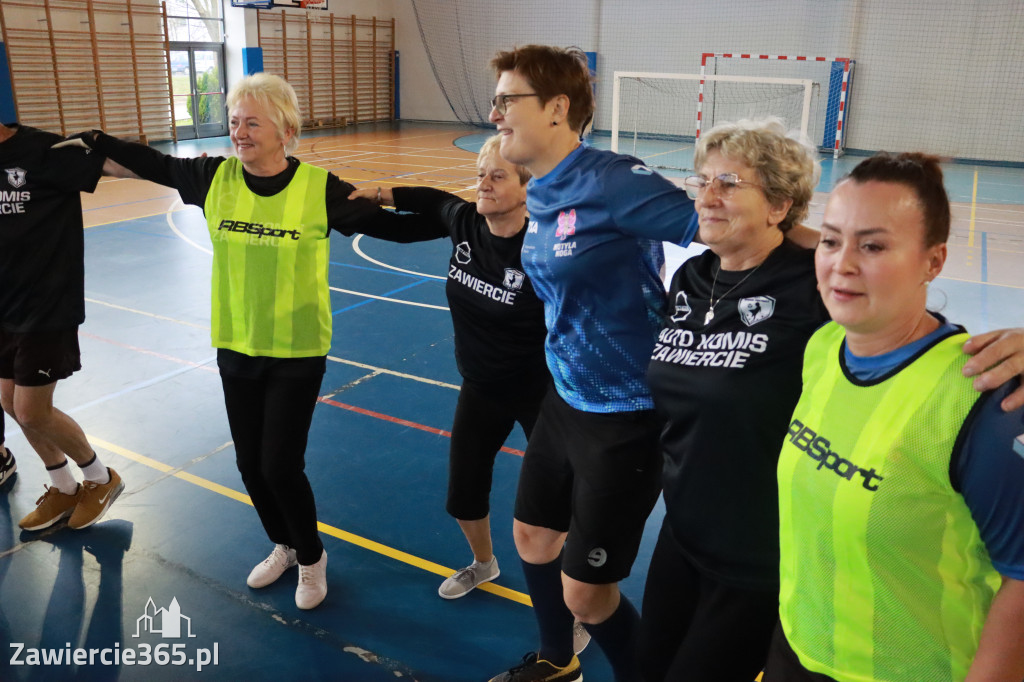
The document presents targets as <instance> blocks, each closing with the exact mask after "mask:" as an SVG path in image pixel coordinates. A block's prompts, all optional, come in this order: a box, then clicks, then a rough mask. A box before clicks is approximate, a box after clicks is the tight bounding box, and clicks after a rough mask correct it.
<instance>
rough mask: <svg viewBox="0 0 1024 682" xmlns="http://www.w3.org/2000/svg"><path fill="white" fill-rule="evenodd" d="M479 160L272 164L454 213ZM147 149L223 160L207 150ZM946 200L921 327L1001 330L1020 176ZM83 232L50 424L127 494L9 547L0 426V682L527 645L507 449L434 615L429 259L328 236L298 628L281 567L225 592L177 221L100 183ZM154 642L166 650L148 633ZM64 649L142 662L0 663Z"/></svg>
mask: <svg viewBox="0 0 1024 682" xmlns="http://www.w3.org/2000/svg"><path fill="white" fill-rule="evenodd" d="M485 137H486V132H484V131H481V130H480V129H473V128H465V127H461V126H455V125H437V124H430V125H427V124H416V123H401V124H394V125H366V126H358V127H354V128H350V129H345V130H342V131H324V132H322V133H320V134H314V135H309V136H306V137H305V138H304V142H303V144H302V146H301V147H300V149H299V152H298V156H299V157H300V158H302V159H304V160H305V161H309V162H312V163H315V164H317V165H322V166H324V167H326V168H328V169H329V170H331V171H333V172H335V173H336V174H338V175H339V176H341V177H343V178H345V179H347V180H349V181H351V182H354V183H356V184H360V183H366V184H369V185H371V186H375V185H377V184H392V185H395V184H401V185H418V184H425V185H433V186H437V187H441V188H444V189H448V190H450V191H456V190H458V191H463V192H464V191H465V190H466V188H468V187H469V186H470V185H471V184H472V183H473V182H474V179H475V172H474V165H473V162H474V158H475V154H474V153H473V152H474V151H475V150H476V149H477V148H478V147H479V144H480V143H481V142H482V141H483V139H484V138H485ZM595 144H597V145H598V146H603V145H606V144H607V138H604V139H602V138H597V139H596V142H595ZM467 150H470V151H467ZM165 151H169V152H170V153H176V154H178V155H194V154H198V153H200V152H204V151H205V152H208V153H210V154H225V153H227V152H228V151H229V144H228V141H227V139H226V138H217V139H214V140H208V141H203V142H198V143H191V144H182V145H179V146H178V147H177V148H176V149H173V150H171V149H169V148H168V149H165ZM661 151H663V150H651V151H649V152H645V153H649V154H657V153H661ZM684 153H685V152H684ZM857 160H858V159H857V158H844V159H841V160H840V161H839V162H838V163H836V164H833V163H832V161H831V160H830V159H829V160H827V161H826V162H825V171H824V178H823V180H822V184H821V186H820V187H819V190H820V192H822V194H821V195H819V196H818V197H817V198H816V201H815V206H814V209H815V212H814V213H812V218H811V220H810V222H811V224H816V220H817V219H818V218H819V217H820V213H821V208H822V204H823V201H824V196H825V194H824V193H826V192H827V191H828V189H829V188H830V187H831V184H832V182H833V181H834V180H835V179H837V178H838V177H839V176H840V175H841V174H842V172H844V169H848V168H849V166H850V165H851V164H854V163H856V162H857ZM948 179H949V188H950V191H951V193H952V196H953V198H954V200H955V201H956V202H957V205H956V208H955V219H956V222H955V225H954V231H955V234H954V237H953V239H952V240H951V247H952V248H951V257H950V260H949V263H948V264H947V267H946V276H944V277H942V278H940V279H939V280H938V281H937V282H936V284H934V285H933V292H934V296H935V301H934V303H935V305H936V306H937V307H940V308H942V309H943V311H944V312H945V313H946V314H947V316H949V317H950V318H952V319H955V320H957V321H960V322H962V323H964V324H966V325H967V326H968V328H970V329H972V330H977V331H981V330H987V329H992V328H996V327H1000V326H1010V325H1013V326H1019V325H1024V305H1022V296H1021V290H1022V289H1024V269H1022V268H1021V266H1020V263H1021V259H1022V255H1024V253H1022V252H1024V170H1021V169H1005V168H990V167H978V168H975V167H973V166H950V168H949V170H948ZM463 196H466V197H469V196H471V193H470V192H464V193H463ZM85 216H86V225H87V229H86V234H85V243H86V298H87V303H86V309H87V317H88V319H87V321H86V323H85V325H84V326H83V327H82V329H81V335H80V336H81V345H82V354H83V365H84V369H83V370H82V371H81V372H79V373H77V374H76V375H75V376H74V377H72V378H71V379H69V380H68V381H65V382H62V383H61V384H60V387H59V388H58V391H57V396H56V402H57V404H58V406H59V407H60V408H61V409H63V410H65V411H66V412H68V413H69V414H71V415H72V416H73V417H74V418H75V419H76V420H78V422H79V423H80V424H81V425H82V426H83V428H84V429H85V431H86V433H87V434H88V435H89V437H90V440H91V442H92V443H93V444H94V446H95V448H96V450H97V452H98V453H99V454H100V456H101V457H102V458H103V459H104V460H105V462H106V463H107V464H108V465H110V466H113V467H114V468H116V469H117V470H118V471H119V472H120V473H121V475H122V477H123V478H124V480H125V482H126V484H127V488H126V490H125V493H124V494H123V495H122V496H121V498H120V499H119V500H118V502H117V503H116V504H115V505H114V506H113V507H112V509H111V511H110V513H109V514H108V515H107V517H106V518H105V519H104V520H103V521H102V522H100V523H99V524H97V525H95V526H93V527H91V528H89V529H86V530H83V531H72V530H69V529H66V528H57V529H50V530H47V531H43V532H40V533H22V532H20V531H19V530H18V528H17V525H16V524H17V521H18V519H20V518H21V517H22V516H23V515H24V514H26V513H27V512H28V511H29V510H30V509H31V508H32V507H33V504H34V502H35V500H36V498H37V497H38V496H39V495H40V494H41V493H42V486H43V484H44V483H45V482H46V480H47V479H46V477H45V473H44V471H43V468H42V466H41V465H40V463H39V461H38V459H37V458H36V457H35V455H34V454H33V453H32V452H30V449H29V448H28V446H27V444H26V442H25V440H24V438H23V436H22V435H21V434H20V432H19V431H18V429H17V427H16V425H14V424H12V423H11V422H10V420H8V425H7V434H8V436H7V442H8V445H9V447H10V448H11V449H12V450H13V451H14V453H15V454H16V456H17V457H18V463H19V471H18V475H17V477H16V478H15V479H14V480H13V482H11V483H9V484H7V485H6V486H5V487H4V489H3V491H0V642H7V643H10V644H11V648H9V649H8V648H7V647H5V649H6V653H5V654H4V655H2V656H0V680H2V681H9V680H60V681H63V680H125V681H133V680H146V681H150V680H153V681H161V680H175V681H178V680H231V681H234V680H247V681H248V682H258V681H262V680H281V679H284V680H290V681H292V680H345V681H359V682H362V681H370V682H372V681H374V680H394V679H414V680H421V681H423V682H427V681H437V682H440V681H447V682H457V681H463V680H465V681H467V682H468V681H479V680H485V679H488V678H489V677H490V676H491V675H493V674H495V673H497V672H499V671H500V670H502V669H504V668H507V667H508V666H510V665H511V664H513V663H515V662H516V661H518V659H519V658H520V656H522V654H523V653H525V652H526V651H528V650H530V649H531V648H532V647H533V646H534V644H535V626H534V624H533V619H532V614H531V613H530V608H529V606H528V599H527V597H526V596H525V594H524V592H525V586H524V581H523V578H522V573H521V571H520V569H519V566H518V562H517V559H516V555H515V549H514V547H513V544H512V539H511V510H512V500H513V496H514V492H515V482H516V476H517V472H518V469H519V464H520V455H521V451H522V449H523V448H524V446H525V441H524V439H523V437H522V434H521V433H520V432H518V431H517V432H516V433H515V434H513V436H512V437H511V438H510V440H509V442H508V443H507V444H506V451H505V452H503V453H502V454H500V455H499V457H498V461H497V465H496V472H495V481H494V492H493V495H492V525H493V532H494V540H495V550H496V554H497V556H498V559H499V562H500V563H501V567H502V575H501V577H500V578H499V579H498V581H497V582H496V584H490V585H486V586H484V587H482V588H481V589H479V590H477V591H476V592H474V593H473V594H471V595H469V596H467V597H465V598H463V599H460V600H456V601H451V602H446V601H442V600H441V599H440V598H438V596H437V592H436V590H437V586H438V584H439V583H440V581H441V579H442V576H446V575H448V574H450V573H451V572H453V571H454V570H455V569H457V568H460V567H462V566H464V565H465V564H467V563H468V562H469V560H470V559H471V557H470V555H469V552H468V549H467V548H466V546H465V542H464V540H463V538H462V536H461V533H460V532H459V530H458V527H457V526H456V524H455V523H454V521H452V520H451V519H450V518H449V517H448V516H447V515H446V514H445V512H444V497H445V480H446V474H447V470H446V466H447V449H448V434H447V432H446V430H447V429H448V428H450V424H451V415H452V413H453V410H454V407H455V401H456V397H457V386H458V384H459V377H458V374H457V372H456V369H455V363H454V360H453V357H452V329H451V322H450V320H449V315H448V312H447V308H446V301H445V297H444V276H445V272H446V267H445V265H446V263H447V258H448V253H449V249H450V246H449V244H448V243H447V242H445V241H437V242H429V243H424V244H418V245H406V246H401V245H394V244H389V243H384V242H380V241H376V240H372V239H368V238H357V239H351V240H350V239H345V238H341V237H339V236H337V235H335V236H333V237H332V240H333V244H332V257H331V260H332V269H331V285H332V303H333V306H334V316H335V320H336V323H335V334H334V343H333V346H332V349H331V353H330V357H329V360H330V361H329V362H328V371H327V375H326V376H325V378H324V381H323V387H322V400H321V403H320V404H319V405H318V406H317V409H316V414H315V416H314V420H313V427H312V431H311V434H310V442H309V450H308V454H307V473H308V474H309V477H310V480H311V481H312V483H313V487H314V491H315V493H316V496H317V503H318V511H319V517H320V519H321V531H322V533H323V537H324V544H325V546H326V548H327V552H328V555H329V563H328V581H329V587H330V592H329V594H328V597H327V600H326V601H325V602H324V604H323V605H321V606H320V607H319V608H317V609H315V610H313V611H308V612H306V611H299V610H298V609H297V608H296V607H295V604H294V601H293V595H294V587H295V572H294V570H293V571H291V572H289V573H288V574H286V576H285V577H284V578H283V579H282V580H281V581H279V583H278V584H275V585H273V586H271V587H268V588H266V589H263V590H252V589H249V588H248V587H246V585H245V577H246V575H247V574H248V571H249V569H250V568H251V567H252V566H253V565H254V564H255V563H257V562H258V561H260V560H261V559H263V557H264V556H265V555H266V554H267V552H268V551H269V550H270V544H269V542H268V541H267V540H266V538H265V536H264V534H263V530H262V528H261V527H260V524H259V522H258V520H257V518H256V514H255V512H254V511H253V510H252V509H251V507H250V506H249V504H248V500H247V498H246V497H245V495H244V490H243V488H242V485H241V481H240V480H239V477H238V474H237V471H236V470H235V465H234V455H233V449H232V444H231V442H230V436H229V433H228V428H227V423H226V419H225V415H224V409H223V405H222V398H221V389H220V383H219V379H218V377H217V373H216V363H215V359H214V358H215V356H214V351H213V350H212V349H211V348H210V345H209V284H208V283H209V270H210V247H209V243H208V242H209V240H208V237H207V235H206V228H205V225H204V223H203V221H202V215H201V212H200V211H199V210H198V209H196V208H194V207H183V206H182V205H181V203H180V202H179V201H178V200H177V195H176V193H174V192H172V191H170V190H167V189H165V188H163V187H159V186H155V185H150V184H147V183H144V182H141V181H131V180H112V179H111V180H104V181H103V182H102V183H101V185H100V188H99V189H98V190H97V192H96V193H95V194H94V195H87V196H86V197H85ZM679 257H680V256H678V255H673V259H674V260H673V261H672V262H673V263H674V262H678V258H679ZM669 267H670V271H671V269H672V268H673V265H670V266H669ZM662 513H663V511H662V509H661V508H660V507H659V508H658V509H657V510H656V511H655V513H654V514H653V515H652V518H651V520H650V521H649V523H648V534H647V537H646V539H645V542H644V544H643V547H642V550H641V555H640V557H639V558H638V560H637V563H636V568H635V570H634V575H633V576H631V577H630V578H629V579H628V580H626V581H625V582H624V583H623V591H624V592H625V593H626V594H627V595H628V596H629V597H630V598H632V599H633V600H634V602H635V603H637V604H639V601H640V596H641V593H642V589H643V579H644V573H645V567H646V565H647V563H648V561H649V558H650V552H651V549H652V548H653V542H654V536H655V535H654V534H655V531H656V529H657V525H658V523H659V522H660V518H661V516H662ZM150 600H152V603H151V604H150V603H149V602H150ZM172 602H173V603H176V604H177V606H178V609H179V610H180V615H181V618H177V617H176V616H177V614H178V611H175V609H174V608H173V604H172ZM164 609H166V611H164ZM186 618H187V620H186ZM175 622H177V623H179V624H181V627H182V633H181V637H180V638H173V637H170V636H169V634H172V633H170V632H169V631H170V628H171V626H172V625H173V624H174V623H175ZM161 626H162V627H163V632H162V633H161V632H160V630H161ZM21 645H23V646H24V649H23V650H21V649H19V647H20V646H21ZM76 647H82V648H85V649H104V648H108V649H112V650H115V651H116V652H117V654H118V656H119V657H121V655H122V654H123V653H124V652H125V651H127V650H129V649H131V650H133V651H134V653H135V655H136V662H137V663H138V662H141V661H143V660H145V658H146V655H147V654H148V655H149V657H150V658H151V659H153V660H152V661H151V662H150V664H149V665H139V664H135V665H123V664H122V665H121V666H111V665H102V664H101V661H100V659H99V657H98V654H97V658H96V659H95V661H94V664H93V665H89V664H84V665H83V664H78V665H69V664H68V663H67V659H62V662H61V663H60V664H51V665H36V666H28V665H22V664H20V663H19V662H18V661H21V662H25V661H30V660H32V659H31V657H30V656H31V653H30V651H29V650H30V649H37V650H38V649H46V650H51V651H49V653H48V655H50V656H57V655H62V656H64V655H70V650H71V649H74V648H76ZM18 651H20V652H21V653H20V655H18V656H17V658H16V659H14V658H12V657H14V656H15V655H16V653H17V652H18ZM107 657H108V660H109V658H110V657H112V654H110V653H108V654H107ZM165 657H166V658H168V659H170V660H169V662H168V661H166V660H165ZM582 659H583V663H584V669H585V671H586V678H587V679H588V680H591V681H592V682H593V681H597V680H607V679H610V673H609V671H608V668H607V666H606V664H605V663H604V661H603V658H602V656H601V655H600V653H599V652H598V651H596V647H595V648H593V649H588V650H587V651H586V652H584V654H583V656H582ZM200 661H202V662H203V663H204V665H203V669H202V670H198V668H199V662H200ZM161 662H164V663H165V664H163V665H161V664H160V663H161ZM175 663H180V664H179V665H175Z"/></svg>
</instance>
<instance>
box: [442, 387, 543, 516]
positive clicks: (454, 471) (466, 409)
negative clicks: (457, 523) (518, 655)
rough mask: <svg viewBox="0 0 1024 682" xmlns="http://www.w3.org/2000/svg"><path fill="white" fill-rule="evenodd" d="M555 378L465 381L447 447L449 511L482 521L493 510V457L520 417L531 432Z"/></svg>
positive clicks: (524, 429)
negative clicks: (489, 382)
mask: <svg viewBox="0 0 1024 682" xmlns="http://www.w3.org/2000/svg"><path fill="white" fill-rule="evenodd" d="M550 382H551V379H550V378H548V377H547V376H545V377H543V378H541V379H536V380H531V381H525V380H524V382H523V384H522V385H521V386H519V385H517V386H503V387H491V386H485V385H483V384H478V383H476V382H473V381H469V380H465V381H463V382H462V390H461V391H460V392H459V402H458V404H457V405H456V407H455V419H454V422H453V424H452V442H451V448H450V450H449V451H448V503H447V505H446V507H445V508H446V509H447V511H448V513H449V514H450V515H451V516H453V517H455V518H456V519H459V520H462V521H478V520H480V519H483V518H485V517H486V516H487V515H488V514H489V513H490V502H489V498H490V495H491V478H492V476H493V474H494V458H495V456H496V455H497V454H498V450H500V449H501V446H502V445H503V444H504V443H505V439H507V438H508V435H509V434H510V433H512V429H513V428H514V427H515V425H516V422H519V424H520V425H521V426H522V427H523V433H525V434H526V437H527V438H529V437H530V433H532V431H533V425H534V423H536V421H537V412H538V411H539V410H540V403H541V400H542V399H543V397H544V394H545V393H546V392H547V388H548V385H549V384H550Z"/></svg>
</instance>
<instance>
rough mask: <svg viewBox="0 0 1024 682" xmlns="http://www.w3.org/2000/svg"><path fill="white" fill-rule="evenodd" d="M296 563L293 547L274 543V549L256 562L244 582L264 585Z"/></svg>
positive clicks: (258, 585) (251, 585)
mask: <svg viewBox="0 0 1024 682" xmlns="http://www.w3.org/2000/svg"><path fill="white" fill-rule="evenodd" d="M297 563H298V561H296V559H295V550H294V549H292V548H291V547H289V546H288V545H274V551H273V552H271V553H270V556H268V557H267V558H266V559H264V560H263V561H261V562H260V563H258V564H256V567H255V568H254V569H252V572H251V573H250V574H249V577H248V579H246V581H245V582H246V584H247V585H248V586H249V587H266V586H267V585H270V584H271V583H273V582H274V581H275V580H277V579H278V578H280V577H281V574H282V573H284V572H285V571H287V570H288V569H289V568H291V567H292V566H294V565H295V564H297Z"/></svg>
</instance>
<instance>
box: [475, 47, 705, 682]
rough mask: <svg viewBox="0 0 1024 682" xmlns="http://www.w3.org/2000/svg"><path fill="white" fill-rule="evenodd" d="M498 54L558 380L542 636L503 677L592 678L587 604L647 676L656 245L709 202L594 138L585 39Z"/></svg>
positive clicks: (508, 136) (547, 412)
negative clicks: (635, 577)
mask: <svg viewBox="0 0 1024 682" xmlns="http://www.w3.org/2000/svg"><path fill="white" fill-rule="evenodd" d="M491 64H492V66H493V67H494V70H495V73H496V74H497V76H498V83H497V87H496V89H495V97H494V100H493V101H492V105H493V107H492V110H491V117H490V118H491V121H492V122H493V123H495V124H496V126H497V129H498V133H499V135H501V136H502V137H501V155H502V156H503V157H504V158H505V159H506V160H508V161H510V162H512V163H516V164H520V165H522V166H525V167H526V169H527V170H529V171H530V173H531V174H532V175H533V179H532V180H530V182H529V184H528V185H527V209H528V210H529V214H530V222H529V225H528V227H527V230H526V236H525V238H524V242H523V252H522V261H523V268H524V270H525V271H526V274H527V276H528V277H529V278H530V279H531V281H532V282H533V286H534V289H535V291H536V292H537V295H538V296H539V297H540V298H541V300H542V301H543V302H544V310H545V322H546V326H547V337H546V339H545V351H546V358H547V365H548V369H549V370H550V371H551V374H552V377H553V379H554V385H555V389H556V390H555V391H551V392H549V393H548V395H547V397H546V398H545V399H544V402H543V403H542V405H541V411H540V415H539V417H538V419H537V424H536V426H535V428H534V432H533V434H532V435H531V437H530V442H529V444H528V446H527V449H526V455H525V457H524V459H523V465H522V470H521V472H520V479H519V489H518V493H517V495H516V507H515V521H514V526H513V533H514V536H515V541H516V548H517V550H518V551H519V556H520V558H521V560H522V563H523V571H524V573H525V576H526V583H527V587H528V590H529V592H530V597H531V599H532V600H533V605H534V613H535V616H536V618H537V623H538V627H539V630H540V647H539V649H538V650H537V651H535V652H530V653H529V654H527V655H526V656H525V657H524V658H523V661H522V663H520V664H519V665H517V666H515V667H513V668H512V669H511V670H509V671H507V672H505V673H502V674H500V675H498V676H496V677H495V678H493V679H494V680H496V681H516V680H577V679H579V678H580V677H581V676H582V671H581V668H580V663H579V660H578V658H576V657H575V656H574V654H573V647H572V629H573V619H574V616H575V617H576V618H578V619H579V620H580V621H581V622H582V623H583V624H584V625H585V626H586V628H587V630H588V631H589V632H590V634H591V635H592V636H593V641H595V642H597V643H598V645H599V646H600V647H601V649H602V651H603V652H604V653H605V655H606V657H607V658H608V660H609V662H610V663H611V666H612V668H613V670H614V671H615V675H616V679H618V680H632V679H635V678H636V664H635V656H634V653H633V637H634V635H633V633H634V631H635V628H636V625H637V622H638V616H637V613H636V610H635V609H634V608H633V606H632V604H630V603H629V601H628V600H627V599H625V598H623V597H622V596H621V594H620V593H619V588H618V582H619V581H620V580H622V579H623V578H625V577H626V576H628V575H629V572H630V568H631V566H632V564H633V560H634V558H635V557H636V553H637V550H638V548H639V545H640V538H641V535H642V533H643V528H644V522H645V521H646V519H647V516H648V514H649V513H650V511H651V509H652V507H653V505H654V502H655V500H656V499H657V497H658V492H659V490H660V472H661V463H660V455H659V453H658V449H657V443H658V434H659V433H660V429H661V422H660V420H659V419H658V417H657V416H656V415H655V413H654V410H653V403H652V401H651V396H650V392H649V391H648V389H647V385H646V381H645V377H644V369H645V366H646V360H647V358H648V357H649V356H650V351H651V347H652V346H653V345H654V335H655V333H656V332H657V329H658V326H659V322H660V318H661V314H662V311H663V308H664V289H663V287H662V284H661V281H660V279H659V277H658V269H657V264H656V263H655V260H654V258H653V257H652V251H654V250H656V249H660V243H661V242H663V241H670V242H674V243H678V244H683V245H685V244H688V243H689V242H690V241H691V240H692V238H693V235H694V232H695V230H696V226H695V225H694V224H693V222H692V218H693V215H694V211H693V202H692V201H691V200H690V199H689V198H688V197H687V196H686V194H685V192H683V191H682V190H681V189H679V188H677V187H676V186H675V185H673V184H672V183H671V182H669V181H668V180H666V179H665V178H664V177H662V176H660V175H658V174H656V173H653V172H652V171H651V170H650V169H648V168H647V167H645V166H644V165H643V163H642V162H641V161H640V160H639V159H636V158H633V157H628V156H623V155H619V154H614V153H611V152H607V151H599V150H597V149H594V148H591V147H588V146H586V145H585V144H583V143H582V142H581V141H580V136H581V134H582V132H583V130H584V129H585V128H586V126H587V124H588V123H589V121H590V119H591V117H592V115H593V111H594V99H593V93H592V90H591V79H590V73H589V70H588V68H587V64H586V58H585V55H584V54H583V53H582V52H581V51H580V50H578V49H576V48H570V49H561V48H555V47H547V46H539V45H528V46H525V47H522V48H518V49H516V50H514V51H511V52H502V53H499V54H498V55H497V56H496V57H495V58H494V59H493V60H492V62H491ZM652 243H653V244H655V245H656V249H652Z"/></svg>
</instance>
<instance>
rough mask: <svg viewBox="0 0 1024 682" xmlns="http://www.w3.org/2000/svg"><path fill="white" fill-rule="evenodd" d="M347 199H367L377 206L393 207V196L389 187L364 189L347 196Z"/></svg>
mask: <svg viewBox="0 0 1024 682" xmlns="http://www.w3.org/2000/svg"><path fill="white" fill-rule="evenodd" d="M348 198H349V199H369V200H370V201H372V202H373V203H375V204H377V205H378V206H394V205H395V196H394V194H392V193H391V188H390V187H364V188H363V189H357V190H356V191H354V192H352V194H349V195H348Z"/></svg>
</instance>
